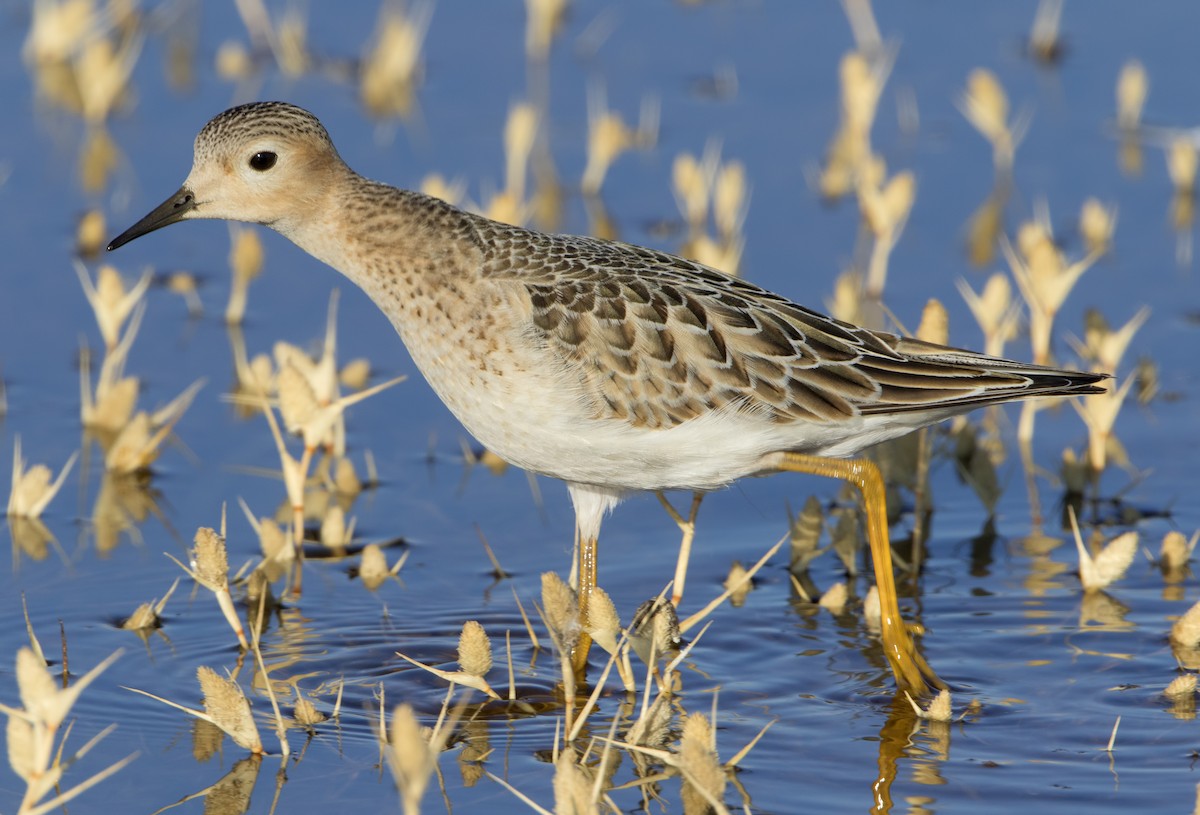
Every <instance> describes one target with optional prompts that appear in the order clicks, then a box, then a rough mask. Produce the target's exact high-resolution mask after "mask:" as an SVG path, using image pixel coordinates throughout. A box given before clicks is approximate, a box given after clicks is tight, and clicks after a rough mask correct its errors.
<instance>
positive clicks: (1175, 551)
mask: <svg viewBox="0 0 1200 815" xmlns="http://www.w3.org/2000/svg"><path fill="white" fill-rule="evenodd" d="M1197 541H1200V529H1198V530H1196V531H1195V532H1194V533H1193V534H1192V537H1191V538H1188V537H1186V536H1185V535H1184V534H1183V533H1182V532H1180V531H1179V530H1177V529H1172V530H1171V531H1170V532H1168V533H1167V534H1166V535H1164V536H1163V540H1162V546H1161V547H1160V549H1159V553H1158V563H1159V565H1160V566H1162V568H1163V569H1164V570H1165V571H1176V570H1181V569H1183V568H1184V567H1185V566H1186V565H1187V563H1188V561H1189V560H1191V558H1192V552H1194V551H1195V550H1196V543H1197Z"/></svg>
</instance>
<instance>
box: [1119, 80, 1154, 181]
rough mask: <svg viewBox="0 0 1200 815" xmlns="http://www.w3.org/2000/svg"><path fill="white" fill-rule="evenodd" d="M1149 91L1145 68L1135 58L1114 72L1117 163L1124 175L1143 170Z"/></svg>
mask: <svg viewBox="0 0 1200 815" xmlns="http://www.w3.org/2000/svg"><path fill="white" fill-rule="evenodd" d="M1149 93H1150V76H1149V74H1147V73H1146V68H1145V66H1144V65H1142V63H1141V62H1139V61H1138V60H1136V59H1131V60H1128V61H1127V62H1126V63H1125V64H1124V65H1122V66H1121V72H1120V73H1119V74H1118V75H1117V87H1116V101H1117V130H1118V132H1119V134H1120V144H1119V147H1118V152H1117V160H1118V164H1119V166H1120V168H1121V171H1122V172H1123V173H1125V174H1126V175H1132V176H1136V175H1140V174H1141V172H1142V142H1141V135H1140V131H1141V126H1142V109H1143V108H1144V107H1145V105H1146V97H1147V96H1148V95H1149Z"/></svg>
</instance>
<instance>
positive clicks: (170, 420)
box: [104, 379, 204, 475]
mask: <svg viewBox="0 0 1200 815" xmlns="http://www.w3.org/2000/svg"><path fill="white" fill-rule="evenodd" d="M203 386H204V380H203V379H198V380H196V381H195V382H193V383H192V384H191V385H189V386H188V387H187V388H186V389H184V391H183V393H181V394H179V395H178V396H176V397H175V398H174V399H172V400H171V401H170V402H168V403H167V404H166V405H165V406H163V407H161V408H159V409H158V410H156V411H154V412H153V413H148V412H146V411H144V410H143V411H139V412H138V413H136V414H134V416H133V418H132V419H130V420H129V422H128V424H126V425H125V426H124V427H123V428H121V431H120V432H119V433H118V434H117V436H116V438H115V439H113V442H112V444H111V445H110V446H109V448H108V452H107V453H106V454H105V456H104V466H105V468H106V469H107V470H108V472H110V473H116V474H118V475H128V474H131V473H136V472H142V471H144V470H146V469H148V468H149V467H150V465H151V464H153V463H154V461H155V459H157V458H158V454H159V448H160V447H161V446H162V443H163V442H164V441H166V440H167V438H168V437H169V436H170V435H171V431H172V430H174V429H175V425H176V424H178V422H179V420H180V419H182V418H183V414H184V413H186V412H187V409H188V408H189V407H191V404H192V400H193V399H195V398H196V394H197V393H198V392H199V391H200V388H202V387H203Z"/></svg>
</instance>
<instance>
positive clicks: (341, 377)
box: [338, 357, 371, 391]
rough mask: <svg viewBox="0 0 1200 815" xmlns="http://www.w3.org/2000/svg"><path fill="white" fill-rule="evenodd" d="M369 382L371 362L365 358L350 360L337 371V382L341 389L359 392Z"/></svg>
mask: <svg viewBox="0 0 1200 815" xmlns="http://www.w3.org/2000/svg"><path fill="white" fill-rule="evenodd" d="M370 381H371V360H369V359H367V358H366V357H358V358H357V359H352V360H350V361H349V362H347V363H346V364H345V365H343V366H342V369H341V370H340V371H338V382H339V383H341V385H342V387H344V388H346V389H348V390H352V391H360V390H362V389H363V388H365V387H366V386H367V383H368V382H370Z"/></svg>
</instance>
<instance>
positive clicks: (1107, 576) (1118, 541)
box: [1069, 509, 1138, 592]
mask: <svg viewBox="0 0 1200 815" xmlns="http://www.w3.org/2000/svg"><path fill="white" fill-rule="evenodd" d="M1069 515H1070V518H1071V532H1072V533H1073V534H1074V536H1075V549H1076V551H1077V552H1079V582H1081V583H1082V584H1083V589H1084V591H1089V592H1091V591H1099V590H1100V589H1104V588H1107V587H1108V586H1110V585H1112V584H1113V583H1115V582H1116V581H1118V580H1120V579H1121V578H1122V577H1124V576H1125V572H1126V571H1128V569H1129V566H1130V564H1132V563H1133V558H1134V556H1135V555H1137V547H1138V534H1137V532H1134V531H1129V532H1125V533H1122V534H1120V535H1118V536H1117V537H1115V538H1113V539H1112V540H1111V541H1108V542H1107V543H1105V544H1103V545H1102V546H1101V547H1100V548H1099V551H1098V552H1097V553H1096V554H1095V555H1093V554H1092V553H1091V552H1090V551H1088V547H1086V546H1085V545H1084V543H1083V536H1082V535H1081V534H1080V533H1079V524H1078V522H1077V521H1076V520H1075V510H1074V509H1069Z"/></svg>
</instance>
